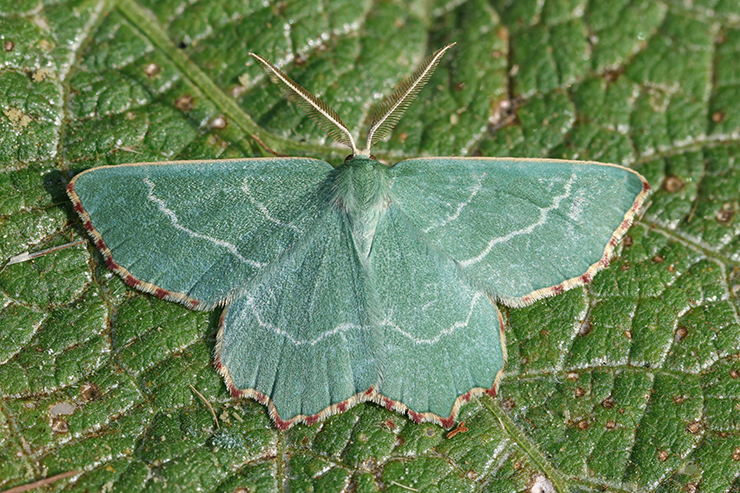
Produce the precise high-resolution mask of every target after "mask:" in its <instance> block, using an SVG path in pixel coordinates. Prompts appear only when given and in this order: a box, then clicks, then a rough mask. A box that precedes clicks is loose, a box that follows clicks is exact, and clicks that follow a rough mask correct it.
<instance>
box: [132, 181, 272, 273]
mask: <svg viewBox="0 0 740 493" xmlns="http://www.w3.org/2000/svg"><path fill="white" fill-rule="evenodd" d="M144 183H145V184H146V186H148V187H149V194H148V195H147V196H146V198H147V199H149V200H151V201H152V202H154V203H155V204H157V207H159V210H160V211H162V212H163V213H164V214H165V215H166V216H167V217H169V218H170V221H171V222H172V225H173V226H174V227H175V228H176V229H179V230H180V231H182V232H184V233H186V234H188V236H190V237H191V238H200V239H202V240H208V241H210V242H211V243H213V244H215V245H218V246H220V247H224V248H226V249H227V250H228V251H229V252H231V253H232V254H233V255H234V256H235V257H236V258H238V259H239V260H241V261H242V262H245V263H247V264H249V265H251V266H253V267H257V268H260V267H264V266H265V265H267V264H264V263H262V262H257V261H254V260H250V259H247V258H244V257H243V256H242V255H241V254H240V253H239V251H238V250H237V248H236V246H235V245H232V244H231V243H229V242H227V241H223V240H219V239H218V238H213V237H212V236H208V235H204V234H201V233H197V232H195V231H193V230H192V229H188V228H186V227H185V226H183V225H181V224H180V222H179V219H178V218H177V214H175V212H174V211H173V210H172V209H170V208H169V207H167V203H166V202H165V201H164V200H162V199H160V198H159V197H157V196H156V195H154V187H155V185H154V183H153V182H152V181H151V180H150V179H149V177H146V178H144Z"/></svg>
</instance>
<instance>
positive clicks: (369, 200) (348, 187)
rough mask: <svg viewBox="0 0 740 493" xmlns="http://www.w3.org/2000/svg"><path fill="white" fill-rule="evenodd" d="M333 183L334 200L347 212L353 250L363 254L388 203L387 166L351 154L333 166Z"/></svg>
mask: <svg viewBox="0 0 740 493" xmlns="http://www.w3.org/2000/svg"><path fill="white" fill-rule="evenodd" d="M334 183H335V203H336V204H337V206H338V207H339V209H340V210H342V211H343V212H344V213H345V214H347V218H348V219H349V223H350V225H351V227H352V235H353V237H354V241H355V246H356V247H357V251H358V252H359V253H360V254H362V255H364V256H366V257H367V256H368V255H369V254H370V247H371V245H372V241H373V239H374V238H375V231H376V229H377V227H378V223H379V222H380V219H381V217H382V216H383V213H384V212H385V211H386V210H387V209H388V205H389V204H390V192H389V189H388V176H387V168H386V167H385V166H384V165H383V164H380V163H379V162H378V161H376V160H374V159H370V158H368V157H355V158H352V159H349V160H347V161H345V163H344V164H343V165H342V166H340V167H339V168H338V169H337V175H336V179H335V182H334Z"/></svg>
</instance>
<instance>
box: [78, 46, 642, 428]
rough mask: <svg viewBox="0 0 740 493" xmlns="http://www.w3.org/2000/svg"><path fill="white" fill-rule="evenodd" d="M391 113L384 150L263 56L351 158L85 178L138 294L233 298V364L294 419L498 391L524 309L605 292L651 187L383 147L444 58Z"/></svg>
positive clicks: (221, 348) (413, 408)
mask: <svg viewBox="0 0 740 493" xmlns="http://www.w3.org/2000/svg"><path fill="white" fill-rule="evenodd" d="M451 46H452V45H449V46H446V47H444V48H442V49H440V50H438V51H437V52H435V53H434V54H432V55H431V56H430V57H429V58H428V59H427V60H426V61H425V62H424V63H423V64H422V65H421V66H420V67H419V69H418V70H417V71H416V72H415V73H414V74H413V75H412V76H411V77H410V78H409V79H408V80H406V81H405V82H403V83H402V84H401V85H400V86H399V87H398V88H397V89H396V90H395V91H394V92H393V93H392V94H391V95H390V96H389V97H388V98H387V99H386V100H385V101H383V102H382V104H381V105H380V106H379V109H378V111H377V113H376V114H375V117H374V119H373V123H372V125H371V127H370V130H369V133H368V136H367V143H366V146H365V149H359V148H358V147H357V145H356V143H355V140H354V138H353V136H352V134H351V133H350V131H349V130H348V129H347V128H346V127H345V125H344V124H343V123H342V121H341V119H340V118H339V116H338V115H337V114H336V112H334V110H332V109H331V108H330V107H329V106H328V105H327V104H326V103H324V102H323V101H321V100H320V99H319V98H317V97H316V96H314V95H313V94H311V93H310V92H308V91H307V90H305V89H304V88H302V87H301V86H299V85H298V84H296V83H295V82H294V81H292V80H291V79H290V78H289V77H288V76H286V75H285V74H284V73H283V72H281V71H280V70H279V69H277V68H276V67H275V66H273V65H272V64H271V63H270V62H268V61H267V60H265V59H263V58H261V57H259V56H257V55H253V56H254V58H255V59H256V60H257V61H258V62H259V63H260V64H261V65H262V66H263V67H264V68H265V69H266V70H267V71H268V72H269V74H270V75H271V77H272V78H273V80H274V81H275V82H277V83H278V84H280V86H282V88H283V89H284V90H285V92H286V93H287V95H288V96H289V98H290V99H291V100H293V101H295V102H296V103H298V105H299V106H300V107H301V108H303V109H304V110H306V112H307V113H308V115H309V116H311V117H312V119H313V120H314V121H316V123H318V125H319V126H320V127H321V128H322V129H323V130H324V131H325V132H326V133H327V134H328V135H330V136H331V137H332V138H334V140H336V141H337V142H339V143H341V144H344V145H346V146H348V147H350V148H351V149H352V154H351V155H350V156H349V157H348V158H347V159H346V160H345V162H344V164H342V165H341V166H339V167H337V168H333V167H332V166H331V165H329V164H328V163H326V162H324V161H320V160H316V159H307V158H283V157H274V158H259V159H236V160H217V161H185V162H170V163H147V164H129V165H120V166H112V167H100V168H96V169H92V170H89V171H86V172H84V173H81V174H80V175H78V176H77V177H75V179H74V180H72V182H71V183H70V184H69V187H68V192H69V196H70V197H71V199H72V201H73V203H74V207H75V210H76V211H77V212H78V213H79V215H80V217H81V218H82V222H83V225H84V227H85V229H86V230H87V231H88V232H89V234H90V235H91V236H92V238H93V240H94V242H95V245H96V246H97V247H98V248H99V249H100V250H101V251H102V252H103V256H104V258H105V262H106V265H107V266H108V267H109V268H110V269H112V270H114V271H116V272H117V273H119V274H120V275H121V276H122V277H123V278H124V279H125V281H126V283H127V284H129V285H130V286H133V287H135V288H137V289H140V290H143V291H146V292H149V293H153V294H154V295H156V296H159V297H160V298H165V299H168V300H172V301H177V302H180V303H182V304H184V305H185V306H187V307H189V308H191V309H194V310H212V309H214V308H215V307H217V306H219V305H223V306H225V308H224V311H223V315H222V317H221V321H220V326H219V333H218V344H217V348H216V355H215V359H216V364H217V367H218V370H219V372H220V373H221V375H223V377H224V379H225V381H226V383H227V385H228V387H229V389H230V390H231V393H232V394H233V395H234V396H246V397H250V398H253V399H256V400H257V401H259V402H261V403H263V404H265V405H266V406H267V407H268V409H269V413H270V416H271V417H272V419H273V420H274V422H275V424H276V426H277V427H278V428H281V429H287V428H289V427H291V426H293V425H294V424H295V423H299V422H303V423H307V424H312V423H314V422H316V421H318V420H322V419H324V418H326V417H327V416H329V415H331V414H334V413H337V412H342V411H345V410H346V409H348V408H350V407H352V406H353V405H355V404H357V403H358V402H364V401H373V402H376V403H379V404H381V405H383V406H385V407H387V408H389V409H394V410H396V411H398V412H401V413H407V414H408V415H409V417H410V418H411V419H413V420H414V421H416V422H422V421H431V422H434V423H437V424H440V425H442V426H445V427H450V426H452V424H453V423H454V420H455V418H456V416H457V413H458V410H459V408H460V406H461V405H463V404H464V403H466V402H468V401H469V400H470V399H471V398H472V397H474V396H478V395H480V394H483V393H489V394H491V395H495V393H496V390H497V388H498V382H499V379H500V377H501V374H502V370H503V367H504V363H505V360H506V349H505V344H504V333H503V320H502V318H501V315H500V313H499V311H498V309H497V307H496V305H495V304H494V303H492V301H493V302H499V303H503V304H505V305H508V306H512V307H520V306H525V305H528V304H530V303H532V302H533V301H535V300H537V299H539V298H543V297H546V296H551V295H555V294H559V293H561V292H563V291H565V290H567V289H569V288H572V287H575V286H580V285H583V284H585V283H588V282H589V281H591V279H592V277H593V275H594V274H595V273H596V272H597V271H598V270H600V269H603V268H604V267H606V266H607V265H608V263H609V257H610V255H611V253H612V251H613V250H614V247H615V246H616V244H617V242H618V241H619V239H620V238H621V237H622V236H623V235H624V233H625V232H626V231H627V229H628V228H629V226H630V225H631V223H632V220H633V218H634V216H635V214H636V213H637V211H638V210H639V209H640V207H641V205H642V203H643V200H644V199H645V196H646V194H647V193H648V189H649V187H648V184H647V182H646V181H645V179H644V178H643V177H641V176H640V175H639V174H637V173H635V172H634V171H631V170H629V169H626V168H622V167H620V166H615V165H609V164H599V163H591V162H588V163H587V162H575V161H561V160H552V159H514V158H504V159H497V158H483V157H475V158H457V157H430V158H418V159H408V160H404V161H401V162H399V163H397V164H395V165H394V166H386V165H384V164H382V163H380V162H378V161H377V160H375V158H374V157H373V156H372V155H371V154H370V148H371V146H372V145H373V144H374V143H376V142H377V141H378V140H380V139H382V138H383V137H385V136H386V135H388V134H389V133H390V132H391V130H392V129H393V127H394V126H395V125H396V123H397V122H398V120H399V119H400V118H401V115H402V114H403V112H404V111H405V109H406V108H407V107H408V105H409V104H410V103H411V102H412V101H413V99H414V98H415V97H416V95H417V94H418V93H419V91H420V90H421V88H422V87H423V85H424V84H425V83H426V82H427V80H428V79H429V77H430V75H431V73H432V71H433V70H434V68H435V67H436V66H437V64H438V63H439V61H440V59H441V58H442V56H443V55H444V53H445V52H446V51H447V50H448V49H449V48H450V47H451Z"/></svg>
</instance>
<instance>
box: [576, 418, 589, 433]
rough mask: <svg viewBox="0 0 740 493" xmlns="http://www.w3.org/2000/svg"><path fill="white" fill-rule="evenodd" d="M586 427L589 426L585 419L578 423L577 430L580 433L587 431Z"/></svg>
mask: <svg viewBox="0 0 740 493" xmlns="http://www.w3.org/2000/svg"><path fill="white" fill-rule="evenodd" d="M588 426H589V424H588V420H586V419H583V420H581V421H579V422H578V429H579V430H581V431H586V430H588Z"/></svg>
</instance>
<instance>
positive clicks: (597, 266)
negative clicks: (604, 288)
mask: <svg viewBox="0 0 740 493" xmlns="http://www.w3.org/2000/svg"><path fill="white" fill-rule="evenodd" d="M430 159H440V158H434V157H419V158H411V159H404V160H403V161H399V162H398V163H395V164H394V165H393V166H396V165H397V164H400V163H402V162H405V161H426V160H430ZM442 159H444V158H442ZM449 159H457V160H464V159H471V160H478V161H481V160H490V161H508V160H512V159H516V160H519V161H528V162H541V161H547V162H553V161H556V162H557V161H560V162H564V163H571V164H572V163H578V164H583V165H596V166H607V167H614V168H619V169H623V170H625V171H628V172H630V173H632V174H634V175H635V176H637V177H638V178H639V179H640V181H641V182H642V190H641V191H640V193H638V194H637V197H635V200H634V202H633V203H632V207H630V209H629V210H628V211H627V212H626V213H625V214H624V218H623V219H622V223H621V224H620V225H619V227H617V229H616V230H614V232H613V233H612V236H611V238H610V239H609V241H608V242H607V244H606V247H605V248H604V253H603V254H602V256H601V259H600V260H599V261H598V262H596V263H594V264H592V265H591V266H590V267H589V268H588V270H586V272H584V273H583V274H581V275H580V276H576V277H573V278H571V279H566V280H565V281H563V282H561V283H560V284H556V285H554V286H549V287H546V288H541V289H537V290H534V291H532V292H530V293H527V294H525V295H524V296H519V297H508V296H498V295H497V296H496V297H495V302H496V303H503V304H504V305H506V306H508V307H511V308H522V307H525V306H529V305H531V304H532V303H534V302H535V301H537V300H541V299H543V298H549V297H551V296H556V295H559V294H561V293H564V292H565V291H568V290H570V289H573V288H577V287H579V286H585V285H586V284H588V283H590V282H591V281H592V280H593V278H594V275H596V273H597V272H599V271H602V270H604V269H606V268H607V267H609V262H610V259H611V256H612V253H614V249H615V248H616V247H617V245H618V244H619V241H620V240H621V239H622V238H623V237H624V235H625V234H626V233H627V230H629V229H630V227H631V226H632V223H633V222H634V219H635V216H636V215H637V213H638V212H640V209H641V208H642V205H643V203H644V202H645V199H646V198H647V196H648V195H649V194H650V190H651V189H650V184H649V183H648V181H647V180H646V179H645V177H644V176H642V175H641V174H640V173H638V172H637V171H635V170H633V169H631V168H627V167H625V166H620V165H618V164H611V163H599V162H596V161H576V160H569V159H545V158H511V157H507V158H500V157H484V156H481V157H456V158H449Z"/></svg>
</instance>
